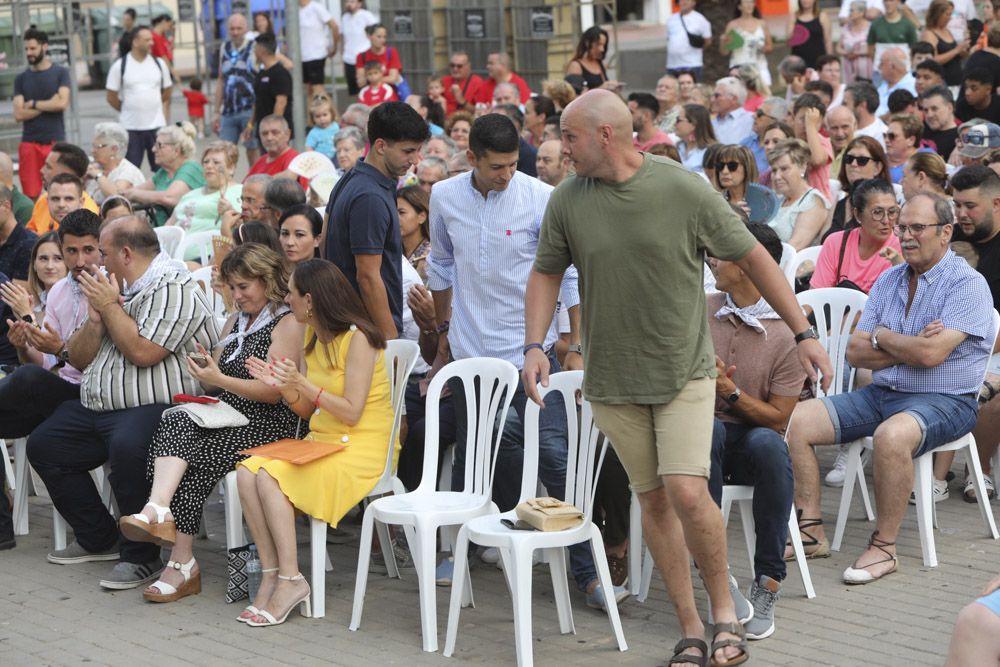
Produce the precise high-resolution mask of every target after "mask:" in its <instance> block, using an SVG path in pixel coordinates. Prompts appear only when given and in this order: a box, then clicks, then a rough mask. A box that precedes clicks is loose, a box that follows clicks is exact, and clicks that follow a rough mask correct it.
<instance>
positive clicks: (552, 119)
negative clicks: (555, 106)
mask: <svg viewBox="0 0 1000 667" xmlns="http://www.w3.org/2000/svg"><path fill="white" fill-rule="evenodd" d="M559 117H560V114H558V113H555V114H552V115H551V116H549V117H548V118H546V119H545V129H544V130H542V141H549V140H551V139H559V140H560V141H562V129H561V128H560V127H559Z"/></svg>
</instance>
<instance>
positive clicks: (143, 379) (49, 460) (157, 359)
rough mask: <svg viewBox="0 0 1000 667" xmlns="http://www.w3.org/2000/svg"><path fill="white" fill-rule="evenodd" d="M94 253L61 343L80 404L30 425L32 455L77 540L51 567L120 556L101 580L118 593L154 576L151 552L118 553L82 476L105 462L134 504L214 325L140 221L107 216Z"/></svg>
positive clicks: (117, 487)
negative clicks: (160, 430) (73, 326)
mask: <svg viewBox="0 0 1000 667" xmlns="http://www.w3.org/2000/svg"><path fill="white" fill-rule="evenodd" d="M100 250H101V255H102V256H103V257H104V263H105V268H106V269H107V276H104V275H102V274H101V273H100V272H98V271H97V267H92V268H93V270H92V271H91V272H89V273H88V272H84V273H82V274H81V275H80V286H81V289H82V290H83V292H84V294H85V295H86V296H87V300H88V302H89V309H90V311H89V314H88V318H87V320H86V321H85V322H84V324H83V325H82V326H81V327H80V328H79V329H78V330H77V331H76V332H75V333H74V334H73V336H72V337H71V338H70V340H69V343H68V345H67V348H68V350H69V362H70V363H71V364H72V365H73V366H74V367H76V368H80V369H84V372H83V381H82V383H81V385H80V390H81V391H80V400H79V401H68V402H66V403H63V404H62V405H61V406H60V407H59V409H57V410H56V412H55V413H54V414H53V415H52V417H50V418H49V419H48V420H46V421H45V422H44V423H42V424H41V425H40V426H39V427H38V428H36V429H35V431H34V432H33V433H32V435H31V437H30V439H29V440H28V459H29V460H30V461H31V464H32V465H33V466H34V467H35V470H37V471H38V474H39V475H40V476H41V477H42V479H43V480H44V482H45V486H46V488H48V490H49V493H50V495H51V496H52V502H53V504H54V505H55V507H56V509H58V510H59V512H60V513H61V514H62V516H63V517H64V518H65V519H66V521H67V522H68V523H69V524H70V526H72V528H73V532H74V533H75V535H76V541H75V542H74V543H73V544H71V545H69V546H68V547H66V548H65V549H61V550H59V551H56V552H53V553H51V554H49V557H48V560H49V562H51V563H58V564H69V563H84V562H89V561H101V560H119V557H120V560H121V562H120V563H118V565H116V566H115V568H114V570H113V571H112V572H111V573H110V574H109V575H108V576H107V577H106V578H104V579H102V580H101V586H103V587H105V588H112V589H126V588H134V587H136V586H140V585H143V584H145V583H147V582H148V581H151V580H153V579H154V578H155V577H156V576H157V574H158V573H159V571H160V570H161V569H162V562H161V561H160V557H159V547H158V546H157V545H155V544H146V543H137V542H130V541H127V540H124V539H122V541H121V543H120V549H119V539H120V538H119V533H118V525H117V523H116V522H115V520H114V519H113V518H112V517H111V516H110V515H109V513H108V511H107V509H106V508H105V507H104V505H103V503H102V502H101V498H100V495H99V494H98V492H97V489H96V487H95V486H94V482H93V480H92V479H91V477H90V474H89V471H90V470H92V469H93V468H96V467H99V466H101V465H103V464H105V463H109V464H110V466H111V475H110V484H111V487H112V490H113V491H114V494H115V498H116V500H117V501H118V508H119V510H120V511H121V513H122V514H131V513H133V512H139V511H141V510H142V508H143V505H144V504H145V502H146V499H147V498H148V496H149V482H148V481H147V479H146V459H147V451H148V447H149V443H150V440H151V439H152V436H153V433H154V431H155V430H156V427H157V425H158V424H159V421H160V414H161V413H162V412H163V411H164V410H165V409H166V408H167V407H169V405H170V402H171V399H172V397H173V396H174V395H175V394H179V393H186V394H197V393H199V392H200V387H199V386H198V383H197V382H196V381H195V379H194V378H193V377H191V376H190V374H189V373H188V372H187V370H186V369H185V363H186V357H187V355H188V354H190V353H192V352H195V351H196V343H198V344H201V345H202V346H204V348H205V349H208V350H210V349H212V347H213V345H214V344H215V343H216V342H217V341H218V330H217V328H216V324H215V319H214V317H213V316H212V312H211V309H210V308H209V307H208V305H207V303H206V301H205V298H204V296H203V295H202V294H201V292H200V289H199V287H198V286H197V284H196V283H194V282H193V281H192V280H191V278H190V276H189V275H188V274H187V272H186V271H179V270H178V267H177V265H176V264H175V263H174V262H173V261H172V260H170V258H169V257H168V256H167V255H165V254H160V246H159V242H158V241H157V237H156V234H155V233H154V232H153V229H152V228H151V227H150V226H149V224H148V223H147V222H145V221H144V220H142V219H140V218H137V217H135V216H126V217H123V218H118V219H116V220H112V221H111V222H109V223H106V224H105V226H104V228H103V229H102V230H101V236H100ZM119 285H121V288H119ZM119 551H120V553H119Z"/></svg>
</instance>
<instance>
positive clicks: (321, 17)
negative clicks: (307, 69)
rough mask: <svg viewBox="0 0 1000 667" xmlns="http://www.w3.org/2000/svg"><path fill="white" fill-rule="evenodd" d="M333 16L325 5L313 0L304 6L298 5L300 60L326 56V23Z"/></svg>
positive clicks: (327, 32) (328, 30)
mask: <svg viewBox="0 0 1000 667" xmlns="http://www.w3.org/2000/svg"><path fill="white" fill-rule="evenodd" d="M332 20H333V16H331V15H330V12H328V11H327V10H326V7H324V6H323V5H321V4H320V3H318V2H316V0H313V1H312V2H310V3H309V4H308V5H306V6H305V7H299V41H300V43H301V46H300V48H301V50H302V62H310V61H313V60H325V59H326V56H327V48H328V45H327V35H329V33H330V29H329V27H328V25H327V24H328V23H330V21H332Z"/></svg>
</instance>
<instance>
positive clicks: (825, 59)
mask: <svg viewBox="0 0 1000 667" xmlns="http://www.w3.org/2000/svg"><path fill="white" fill-rule="evenodd" d="M841 70H842V68H841V65H840V58H839V57H837V56H836V55H834V54H832V53H824V54H823V55H821V56H820V57H819V58H817V59H816V71H817V72H819V80H820V81H822V82H823V83H825V84H827V85H829V86H830V100H829V101H826V102H824V104H825V105H826V108H827V109H832V108H833V107H838V106H840V105H841V104H842V103H843V102H844V89H845V88H846V87H847V86H845V85H844V79H843V77H842V71H841ZM813 92H815V91H813Z"/></svg>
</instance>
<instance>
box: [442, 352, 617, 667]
mask: <svg viewBox="0 0 1000 667" xmlns="http://www.w3.org/2000/svg"><path fill="white" fill-rule="evenodd" d="M582 387H583V371H568V372H564V373H556V374H554V375H552V376H551V377H550V378H549V386H548V387H547V388H545V387H542V386H541V385H539V387H538V389H539V393H540V394H541V396H542V397H543V398H544V397H545V396H546V395H548V394H550V393H552V392H558V393H559V394H561V399H562V402H563V405H565V407H566V417H567V429H568V442H569V448H568V452H567V460H566V501H567V502H570V503H572V504H573V505H575V506H576V507H578V508H579V509H581V510H582V511H583V515H584V519H583V523H581V524H580V526H579V527H577V528H571V529H568V530H562V531H558V532H548V533H546V532H540V531H530V532H529V531H517V530H511V529H509V528H506V527H505V526H504V525H503V524H502V523H501V521H502V520H505V519H506V520H508V521H512V522H516V521H517V513H516V512H514V511H513V510H512V511H510V512H505V513H503V514H492V515H489V516H481V517H478V518H476V519H472V520H470V521H468V522H466V523H465V525H463V526H462V528H461V530H459V531H458V540H457V544H456V549H455V577H454V579H453V581H452V588H451V607H450V611H449V612H448V634H447V639H446V641H445V647H444V655H445V656H446V657H450V656H451V655H452V654H453V653H454V652H455V641H456V639H457V636H458V621H459V615H460V613H461V607H462V597H463V594H464V590H465V587H466V586H467V585H469V584H470V583H471V582H469V581H468V568H467V567H465V565H466V564H467V563H468V552H469V542H470V541H471V542H474V543H476V544H480V545H482V546H486V547H496V548H498V549H499V550H500V555H501V558H502V559H503V565H504V573H505V574H506V575H507V578H508V584H509V586H510V591H511V596H512V597H513V602H514V638H515V644H516V652H517V664H518V665H520V666H521V667H527V666H530V665H531V664H532V663H533V658H532V652H533V651H532V633H531V577H532V555H533V553H534V551H535V550H536V549H543V550H544V553H545V555H546V557H547V561H548V563H549V571H550V573H551V575H552V587H553V590H554V594H555V599H556V609H557V612H558V616H559V629H560V631H561V632H562V633H563V634H567V633H570V632H572V633H574V634H576V628H575V626H574V624H573V610H572V604H571V603H570V598H569V585H568V584H567V581H566V552H565V549H566V547H568V546H570V545H573V544H577V543H579V542H585V541H589V542H590V546H591V550H592V551H593V554H594V564H595V565H596V566H597V575H598V579H599V581H600V584H601V587H602V588H603V590H604V591H605V594H606V595H605V600H606V604H607V609H608V618H609V619H610V621H611V627H612V629H613V630H614V633H615V638H616V639H617V641H618V649H619V650H620V651H625V650H627V649H628V645H627V644H626V643H625V635H624V633H623V632H622V625H621V619H620V618H619V616H618V603H617V602H616V601H615V596H614V593H613V590H612V588H613V587H612V584H611V573H610V571H609V569H608V560H607V556H606V555H605V552H604V540H603V539H602V537H601V531H600V529H599V528H598V527H597V526H596V525H595V524H594V522H593V521H591V520H590V518H591V512H592V511H593V506H594V489H595V487H596V483H597V475H598V474H600V470H601V465H602V464H603V463H604V454H605V451H606V448H607V441H606V440H604V438H603V437H602V435H601V433H600V431H598V430H597V426H595V425H594V418H593V413H592V411H591V406H590V402H589V401H583V403H582V406H581V409H580V413H579V421H577V411H576V393H577V391H579V390H581V389H582ZM540 412H541V409H540V408H539V407H538V405H537V404H535V403H534V402H528V403H527V404H526V408H525V419H524V421H525V423H524V468H523V475H522V479H521V498H520V501H521V502H523V501H525V500H527V499H529V498H534V497H535V496H536V490H537V484H538V416H539V413H540ZM601 440H604V442H600V441H601ZM598 452H600V457H599V458H598V459H597V460H596V461H595V457H596V455H597V454H598ZM460 565H461V566H460Z"/></svg>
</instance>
